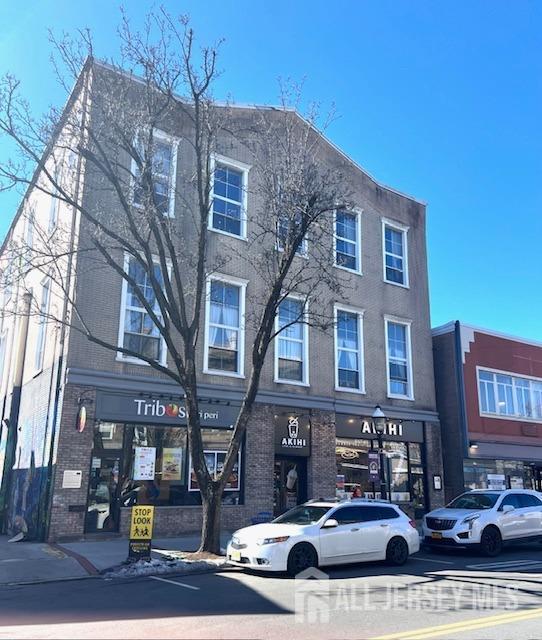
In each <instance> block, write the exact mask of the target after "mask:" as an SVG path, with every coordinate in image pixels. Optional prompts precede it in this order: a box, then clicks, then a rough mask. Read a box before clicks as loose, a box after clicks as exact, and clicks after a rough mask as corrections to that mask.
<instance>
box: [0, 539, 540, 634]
mask: <svg viewBox="0 0 542 640" xmlns="http://www.w3.org/2000/svg"><path fill="white" fill-rule="evenodd" d="M541 630H542V545H540V544H536V545H529V546H518V547H515V548H513V549H508V550H506V551H505V552H504V553H503V554H502V555H501V556H500V557H499V558H498V559H496V560H489V559H487V558H483V557H480V556H477V555H474V554H471V553H453V554H440V553H439V554H431V553H427V552H421V553H420V554H417V555H416V556H414V557H412V558H411V559H410V561H409V562H408V563H407V564H406V565H405V566H404V567H401V568H399V569H397V568H391V567H388V566H387V565H386V564H384V563H373V564H365V565H349V566H344V567H339V568H335V569H332V570H330V571H328V578H326V579H324V577H322V579H320V580H317V581H313V580H311V581H302V580H293V579H289V578H286V577H283V576H273V577H272V576H261V575H256V574H250V573H245V572H242V571H240V570H238V569H231V570H227V571H225V572H221V573H218V574H201V575H192V576H172V575H168V576H163V577H161V578H148V577H147V578H138V579H132V580H102V579H92V580H91V579H89V580H79V581H71V582H57V583H48V584H41V585H29V586H14V587H2V588H0V638H101V639H105V638H161V639H164V638H280V640H283V639H284V638H289V637H296V638H297V637H302V638H304V637H311V638H315V637H316V638H339V637H340V638H389V639H390V640H392V639H397V638H404V639H405V640H410V639H413V638H437V637H438V638H461V640H474V639H476V640H478V639H480V638H488V639H489V638H491V639H495V640H499V639H505V638H521V639H522V640H528V639H530V638H532V639H535V638H536V639H537V640H538V639H539V638H541V637H542V631H541Z"/></svg>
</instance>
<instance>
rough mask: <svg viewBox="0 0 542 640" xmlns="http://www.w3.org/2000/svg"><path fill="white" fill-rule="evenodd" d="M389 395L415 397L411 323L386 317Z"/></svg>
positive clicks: (392, 396) (393, 396) (410, 398)
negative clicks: (413, 391) (413, 390)
mask: <svg viewBox="0 0 542 640" xmlns="http://www.w3.org/2000/svg"><path fill="white" fill-rule="evenodd" d="M385 322H386V355H387V372H388V396H389V397H391V398H406V399H408V400H412V399H413V393H412V351H411V345H410V323H409V322H402V321H400V320H395V319H393V318H386V321H385Z"/></svg>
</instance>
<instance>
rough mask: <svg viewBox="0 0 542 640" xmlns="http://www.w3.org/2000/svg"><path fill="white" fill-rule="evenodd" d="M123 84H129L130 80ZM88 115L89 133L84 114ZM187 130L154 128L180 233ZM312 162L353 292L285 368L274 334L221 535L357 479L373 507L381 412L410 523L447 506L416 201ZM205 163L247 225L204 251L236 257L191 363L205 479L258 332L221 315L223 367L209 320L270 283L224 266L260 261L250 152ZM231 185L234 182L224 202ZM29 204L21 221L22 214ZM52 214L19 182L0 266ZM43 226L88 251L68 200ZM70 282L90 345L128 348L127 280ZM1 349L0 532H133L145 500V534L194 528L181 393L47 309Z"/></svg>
mask: <svg viewBox="0 0 542 640" xmlns="http://www.w3.org/2000/svg"><path fill="white" fill-rule="evenodd" d="M93 73H94V74H95V75H96V76H97V77H100V76H101V75H102V76H105V75H107V74H110V73H112V71H111V70H110V69H108V68H107V67H106V66H105V65H101V64H99V63H94V68H93ZM131 82H133V83H134V84H135V85H137V80H136V79H132V80H131ZM80 89H81V87H77V86H76V88H75V89H74V94H73V95H72V97H71V101H70V102H69V103H68V106H67V109H69V108H70V106H73V104H77V102H78V101H79V100H83V99H84V98H83V97H81V94H80ZM96 102H97V100H96V99H94V102H92V105H93V106H92V109H94V108H95V104H96ZM260 109H261V108H260ZM257 111H258V110H256V109H252V108H249V107H234V108H230V109H229V111H228V114H229V115H228V117H230V118H232V119H234V120H235V121H236V124H237V125H240V123H241V124H242V125H243V126H242V127H241V126H237V129H238V130H243V129H245V130H247V131H248V130H249V128H250V127H249V125H250V124H251V123H252V121H253V120H254V118H255V117H256V113H257ZM91 114H92V110H91ZM296 117H297V116H296ZM90 122H91V124H90V126H91V127H92V115H91V121H90ZM188 126H190V125H189V123H188V122H186V118H184V119H183V115H182V112H180V111H179V113H177V114H176V115H175V117H174V118H170V119H169V120H168V121H165V122H163V123H161V126H160V129H161V134H160V136H161V144H162V145H163V152H164V153H165V154H167V156H168V158H169V159H170V160H171V162H168V165H169V174H168V176H167V178H166V179H167V181H168V182H167V183H168V184H169V185H170V187H171V185H174V186H175V187H176V188H170V191H169V196H170V197H169V202H168V205H167V206H168V212H169V215H170V217H171V218H172V219H173V220H174V221H175V222H174V224H179V226H180V228H182V229H183V233H186V234H189V233H190V228H189V226H187V221H186V220H183V216H182V214H181V213H180V211H181V206H180V202H181V199H180V196H178V195H177V194H178V193H180V192H181V188H180V185H181V184H182V180H183V176H185V175H187V174H188V173H190V172H192V173H193V166H192V165H191V162H192V161H191V156H190V152H189V150H188V148H187V146H186V145H185V144H184V141H183V133H184V132H185V131H186V127H188ZM319 151H320V159H321V162H322V163H323V164H325V165H327V166H331V167H333V166H338V165H340V166H341V170H342V171H343V174H344V175H345V179H346V180H347V181H348V184H349V187H350V188H351V191H352V193H353V200H354V201H355V205H356V206H355V208H354V209H353V210H352V211H344V212H337V214H336V220H335V222H334V225H335V228H334V229H333V230H332V231H331V232H330V234H329V244H330V255H333V253H334V254H335V261H336V264H337V266H336V269H337V272H338V273H339V272H340V273H341V277H343V278H345V279H346V281H347V284H348V287H347V288H346V289H345V291H346V293H345V294H344V296H343V297H342V298H341V299H340V300H334V301H332V302H330V304H329V312H330V313H334V314H335V317H336V324H335V327H334V328H333V329H332V330H331V331H328V332H324V331H320V330H316V329H313V328H309V327H308V326H306V325H300V326H298V327H296V331H295V336H294V337H293V338H292V341H293V342H297V343H299V344H298V346H299V350H298V351H296V353H298V356H297V357H296V358H291V357H290V358H288V355H287V354H288V353H291V352H292V351H291V350H292V349H293V347H292V345H284V344H280V343H279V341H280V340H281V338H279V339H277V340H275V342H276V343H277V344H275V345H273V346H272V348H271V349H270V352H269V355H268V359H267V362H266V364H265V367H264V370H263V373H262V378H261V386H260V391H259V393H258V396H257V404H256V407H255V410H254V412H253V415H252V417H251V420H250V424H249V427H248V430H247V433H246V437H245V441H244V443H243V446H242V447H241V451H240V453H239V460H238V463H237V466H236V468H235V470H234V473H233V474H232V476H231V478H230V479H229V481H228V485H227V487H226V491H225V494H224V506H223V509H222V519H223V525H224V527H227V528H233V527H237V526H240V525H243V524H246V523H248V522H250V521H251V519H252V518H255V517H257V516H258V514H260V513H261V512H264V513H273V512H274V513H278V512H281V511H283V510H285V509H286V508H288V507H290V506H292V505H295V504H297V503H298V502H300V501H302V500H305V499H307V498H311V497H315V496H316V497H318V496H330V495H335V493H336V492H338V493H339V494H341V495H342V494H344V493H348V492H349V491H351V490H352V488H353V487H354V486H355V485H360V486H361V487H362V489H363V490H364V491H365V492H366V494H367V495H374V494H377V493H378V487H375V485H374V484H373V483H372V482H370V478H369V473H368V452H369V451H370V450H371V449H373V448H375V447H376V436H375V432H374V427H373V424H372V421H371V415H372V413H373V411H374V408H375V405H377V404H378V405H381V407H382V409H383V411H384V413H385V415H386V417H387V425H386V433H385V435H384V449H385V451H386V454H387V456H386V469H385V471H386V474H387V482H388V485H389V488H390V491H391V498H392V500H394V501H395V502H398V503H401V504H403V505H404V506H405V508H407V509H409V510H411V511H412V512H417V513H421V512H422V511H423V510H425V509H426V508H429V507H434V506H438V505H439V504H441V503H442V500H443V494H442V492H441V491H439V490H438V489H435V485H436V486H438V483H434V482H433V477H434V476H441V475H442V456H441V449H440V427H439V422H438V416H437V413H436V408H435V395H434V378H433V361H432V342H431V331H430V321H429V299H428V279H427V256H426V244H425V205H424V204H423V203H421V202H419V201H417V200H415V199H413V198H411V197H409V196H406V195H403V194H401V193H399V192H397V191H395V190H394V189H391V188H389V187H386V186H384V185H382V184H380V183H378V182H377V181H376V180H375V179H374V178H372V177H371V176H370V175H368V174H367V173H366V172H365V171H364V170H363V169H361V168H360V167H359V166H358V165H356V164H355V163H354V162H353V161H352V160H350V159H349V158H347V157H346V156H345V155H344V154H343V153H342V152H341V151H340V150H339V149H337V148H336V147H335V146H333V144H332V143H331V142H329V141H328V140H327V139H325V138H324V137H323V136H322V137H321V139H320V140H319ZM48 152H49V153H51V150H50V149H49V150H48ZM46 161H47V160H46ZM70 161H71V163H72V166H76V167H79V166H81V174H79V175H78V176H77V180H78V182H77V184H79V185H80V194H79V197H80V198H81V199H82V201H83V202H84V203H86V205H87V206H88V207H89V208H90V209H92V210H96V211H101V212H103V211H107V212H108V215H111V214H112V212H115V211H117V208H118V207H117V205H116V203H115V200H114V199H113V198H111V195H110V194H108V193H106V192H105V191H104V189H103V188H102V185H100V182H99V179H98V178H97V177H96V175H94V174H93V173H92V172H89V171H87V172H85V170H84V165H78V164H77V159H75V160H74V159H73V158H71V159H70ZM214 161H215V163H216V164H215V184H216V183H218V182H219V180H218V178H217V176H218V175H219V173H218V172H220V180H221V181H223V182H225V183H227V187H228V188H231V189H232V191H231V192H228V194H229V195H231V194H232V193H233V194H234V195H233V196H232V197H230V198H229V201H230V204H232V203H233V204H234V205H235V204H236V203H235V199H236V198H238V199H239V207H240V209H241V207H245V208H246V209H247V210H248V213H249V215H247V216H246V217H245V218H244V219H243V220H242V221H241V220H240V221H238V222H239V224H238V225H236V224H233V226H231V227H228V228H227V230H226V232H225V227H224V226H223V225H224V224H226V223H225V221H224V219H223V218H221V215H222V214H221V213H220V210H219V208H218V207H217V208H216V211H214V213H215V214H216V219H215V218H214V216H213V217H211V218H210V223H209V224H210V226H209V230H208V233H209V242H210V251H220V250H228V251H229V252H230V253H231V256H232V258H231V259H230V260H229V261H228V262H227V264H226V265H225V266H224V267H223V269H222V270H221V273H220V274H219V275H213V276H212V277H210V278H209V291H210V293H209V296H208V300H207V307H206V309H205V313H204V314H202V316H203V317H202V318H201V334H202V336H203V338H202V339H201V340H200V341H199V345H198V353H197V359H198V368H199V374H200V375H199V379H200V387H199V395H200V408H201V416H202V425H203V428H204V445H205V450H206V459H207V465H208V468H209V469H210V470H211V471H212V470H219V469H220V467H221V460H223V456H224V451H225V449H226V446H227V443H228V438H229V431H228V430H229V428H230V426H231V424H232V422H233V420H234V419H235V415H236V411H237V410H238V407H239V406H240V401H241V398H242V391H243V389H244V387H245V384H246V380H245V377H244V372H245V370H247V369H248V364H249V363H248V356H247V352H248V349H244V347H243V345H245V344H247V345H248V344H251V340H252V339H253V336H252V334H251V329H250V327H249V326H248V325H247V327H246V329H245V327H244V326H243V325H242V323H241V322H240V321H238V320H231V323H230V325H228V330H229V331H233V332H235V335H236V338H237V343H236V344H239V347H238V351H237V353H236V356H235V365H233V368H232V367H231V366H230V367H229V368H223V369H221V367H223V363H224V360H221V359H220V358H223V357H224V356H223V354H222V355H221V356H220V357H218V356H217V353H216V349H214V347H213V344H214V341H215V338H216V331H217V326H215V325H214V324H213V321H212V318H213V313H215V312H216V310H217V308H218V307H216V306H214V305H219V304H220V303H219V302H217V300H218V298H219V297H220V296H229V297H228V300H229V301H230V303H229V304H230V307H232V308H233V309H234V313H233V315H232V316H230V318H241V317H242V316H243V310H245V309H246V310H249V309H250V308H251V305H253V304H255V301H257V300H258V296H261V295H262V291H263V287H264V283H262V282H260V281H259V280H258V278H257V277H255V275H254V273H253V271H252V270H251V269H250V266H249V264H248V263H247V262H246V261H243V260H242V259H240V258H239V257H236V256H238V254H240V253H242V252H243V251H245V250H246V248H247V247H249V249H248V250H257V249H255V248H254V245H253V244H251V243H247V242H246V239H247V237H250V234H251V233H252V232H253V230H252V229H251V228H250V227H251V215H255V213H254V212H256V211H258V210H259V209H258V206H259V204H258V202H257V201H256V196H254V193H255V191H254V190H253V189H252V188H251V184H250V183H251V181H252V180H257V177H254V176H253V174H252V173H251V172H250V162H251V158H250V156H249V154H248V152H247V149H246V146H245V145H243V144H242V143H241V141H239V140H238V139H237V140H232V139H230V138H228V139H226V138H224V139H219V140H217V148H216V153H215V155H214ZM36 179H39V174H38V175H37V176H36ZM236 185H237V186H238V185H244V188H243V189H242V190H241V189H240V190H238V191H235V186H236ZM241 191H243V193H241ZM235 194H237V195H235ZM213 197H214V202H215V203H216V202H219V201H220V199H221V194H220V193H219V191H218V188H217V189H216V190H215V192H214V194H213ZM243 200H244V202H243ZM30 201H32V202H33V207H32V211H33V213H32V216H31V217H29V216H24V215H23V213H24V210H25V203H26V204H28V202H30ZM55 207H56V205H55V204H54V203H53V202H51V201H50V199H49V200H48V199H47V198H46V197H44V196H43V194H39V193H37V192H36V190H33V189H29V191H28V193H27V195H26V196H25V200H24V202H23V204H22V205H21V208H20V210H19V212H18V214H17V215H16V217H15V219H14V221H13V224H12V226H11V229H10V231H9V234H8V238H6V241H5V242H4V245H3V248H2V251H3V254H2V256H0V261H2V260H3V267H4V269H5V268H6V267H8V268H9V264H8V257H7V253H6V247H7V246H8V244H9V242H10V241H12V240H13V239H14V238H17V236H23V235H25V234H26V235H28V233H29V228H30V227H31V225H33V224H37V223H38V222H40V221H41V223H42V225H44V226H47V224H48V223H47V220H49V222H50V217H51V215H52V213H51V212H52V211H53V210H55ZM54 215H55V224H57V223H59V222H57V221H64V223H65V225H66V226H67V227H69V228H70V229H71V235H69V237H67V238H66V242H69V241H70V238H71V239H72V240H73V239H74V238H75V239H81V241H82V242H84V238H85V237H86V229H85V222H84V221H81V219H80V218H79V217H77V216H75V215H74V214H73V212H72V211H71V210H70V208H69V207H67V206H64V205H60V207H57V208H56V211H55V214H54ZM177 221H178V222H177ZM337 221H339V222H337ZM228 224H230V222H228ZM341 225H342V226H341ZM347 228H348V229H349V231H348V232H347ZM350 232H351V233H350ZM183 240H184V238H183ZM345 245H348V248H347V249H345ZM310 252H311V249H310V240H309V245H308V250H307V255H306V256H303V257H300V258H299V259H307V260H309V261H310V259H311V255H310ZM339 254H341V259H339ZM128 260H129V259H128ZM345 260H347V261H348V262H345ZM130 267H131V265H129V264H128V263H127V268H130ZM69 269H71V272H72V273H73V285H72V286H73V296H74V299H75V300H76V303H77V306H78V309H79V312H80V313H81V314H82V315H83V316H84V317H85V319H86V321H87V322H88V323H89V325H90V326H92V327H93V328H94V330H95V331H96V333H97V334H98V335H100V336H103V337H104V340H117V339H118V340H119V343H118V344H123V343H125V342H123V341H126V340H129V339H130V340H131V339H132V338H133V337H134V335H135V337H136V338H138V335H137V334H134V332H133V330H132V329H130V325H129V323H128V322H127V317H128V316H129V314H132V313H140V314H142V313H143V311H142V310H141V309H134V305H133V300H132V302H130V299H129V298H130V296H129V295H128V293H129V292H127V286H126V281H125V280H123V279H122V278H121V277H120V276H119V275H118V274H117V273H115V272H114V271H113V270H111V269H109V270H108V269H105V268H101V269H99V270H98V269H96V268H93V264H92V263H91V262H89V261H88V260H86V259H85V257H84V256H80V257H79V258H78V259H77V260H76V261H74V262H73V264H71V265H69ZM136 275H137V274H136ZM140 275H141V274H140ZM27 277H30V278H31V277H32V274H29V275H28V276H27ZM142 277H145V274H142ZM32 295H33V297H34V301H35V303H36V305H37V308H38V310H39V309H40V308H44V307H45V306H46V305H47V304H49V303H50V299H51V300H53V299H54V300H55V301H56V304H58V305H62V304H64V303H65V302H66V301H65V299H63V298H62V296H61V294H60V293H59V292H58V291H55V290H54V287H52V286H51V285H50V284H49V283H48V282H47V281H43V280H42V279H36V281H35V282H34V283H33V287H32ZM4 300H5V305H4V307H5V310H7V309H9V307H10V305H11V306H12V307H17V308H19V309H21V306H22V304H23V299H22V296H20V295H18V293H17V290H16V289H13V288H10V291H8V292H4ZM232 301H233V302H232ZM292 304H295V302H292ZM286 311H287V310H286ZM221 312H223V309H221ZM143 315H144V314H143ZM279 321H280V317H279ZM219 328H220V327H219ZM347 334H348V335H347ZM345 336H347V337H345ZM151 337H152V336H151ZM139 338H141V336H139ZM290 338H291V336H290ZM0 339H1V340H2V342H1V349H2V351H1V354H2V359H1V360H0V367H1V368H0V372H1V374H2V375H1V387H0V394H1V395H0V400H1V402H2V405H1V406H2V418H3V422H2V434H1V444H0V452H2V454H1V455H2V456H3V459H0V467H2V470H3V476H2V485H1V488H0V496H1V499H2V502H0V508H2V513H1V515H2V526H3V530H4V531H8V532H9V533H16V532H17V531H21V530H23V531H26V535H27V537H34V538H47V539H50V540H55V539H62V538H67V537H78V538H79V537H82V536H85V535H94V534H102V533H107V534H112V533H116V532H120V533H121V534H126V531H127V527H128V516H129V508H128V507H130V506H131V505H133V504H136V503H138V502H139V503H151V504H155V505H156V506H157V509H156V515H155V526H154V531H155V534H156V535H168V534H176V533H179V532H184V531H194V530H197V529H198V528H199V526H200V522H201V506H200V498H199V492H198V487H197V481H196V479H195V476H194V474H193V472H192V470H191V463H190V455H189V452H188V449H187V434H186V419H185V418H184V414H185V411H184V406H183V397H182V393H181V391H180V388H179V387H178V386H177V385H176V384H174V383H173V382H172V381H171V380H169V379H167V378H166V377H165V376H163V375H161V374H160V373H159V372H157V371H155V370H153V369H152V368H151V367H149V366H147V365H145V363H142V362H138V361H137V359H134V358H126V357H122V356H121V355H119V354H118V353H117V354H116V353H115V352H113V351H110V350H107V349H104V348H102V347H100V346H97V345H96V344H93V343H91V342H89V341H88V340H87V339H86V338H85V337H84V336H83V335H81V333H80V332H77V331H73V330H70V331H67V333H66V334H65V335H64V336H63V337H62V332H61V330H60V329H59V328H58V327H54V326H49V324H48V323H45V322H43V321H42V319H40V313H37V314H35V315H30V317H29V318H28V317H27V316H25V315H24V313H23V314H21V313H19V314H18V316H17V317H16V318H14V317H13V316H11V315H10V314H8V313H7V312H4V313H3V315H2V325H1V327H0ZM146 339H147V340H149V336H148V335H147V336H146ZM158 340H160V339H159V338H158ZM115 344H117V343H116V342H115ZM147 344H148V343H147ZM286 347H288V348H286ZM153 348H156V349H157V351H156V353H157V357H159V358H164V359H165V358H166V357H167V353H166V350H165V348H164V345H160V344H159V342H156V344H155V345H154V347H153ZM279 352H280V355H279ZM285 354H286V356H285ZM345 362H346V363H347V364H346V365H345ZM300 363H301V364H300ZM83 408H84V410H85V413H86V423H85V424H83V421H82V415H81V410H82V409H83ZM76 425H77V427H78V428H76ZM148 474H150V476H149V475H148ZM151 476H152V478H151Z"/></svg>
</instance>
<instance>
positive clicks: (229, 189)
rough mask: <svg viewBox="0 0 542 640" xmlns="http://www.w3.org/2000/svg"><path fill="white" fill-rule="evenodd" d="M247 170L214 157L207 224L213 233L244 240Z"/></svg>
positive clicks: (229, 161) (232, 162)
mask: <svg viewBox="0 0 542 640" xmlns="http://www.w3.org/2000/svg"><path fill="white" fill-rule="evenodd" d="M248 170H249V167H248V166H247V165H244V164H242V163H240V162H235V161H233V160H226V159H225V158H221V157H220V156H215V158H214V168H213V180H212V196H213V197H212V205H211V221H210V222H211V224H210V227H211V229H213V230H214V231H220V232H222V233H227V234H229V235H233V236H237V237H239V238H245V237H246V210H247V185H248Z"/></svg>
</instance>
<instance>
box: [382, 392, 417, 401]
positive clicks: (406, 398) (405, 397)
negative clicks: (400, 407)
mask: <svg viewBox="0 0 542 640" xmlns="http://www.w3.org/2000/svg"><path fill="white" fill-rule="evenodd" d="M388 398H391V399H393V400H409V401H410V402H414V400H415V398H414V396H400V395H398V394H395V393H388Z"/></svg>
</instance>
